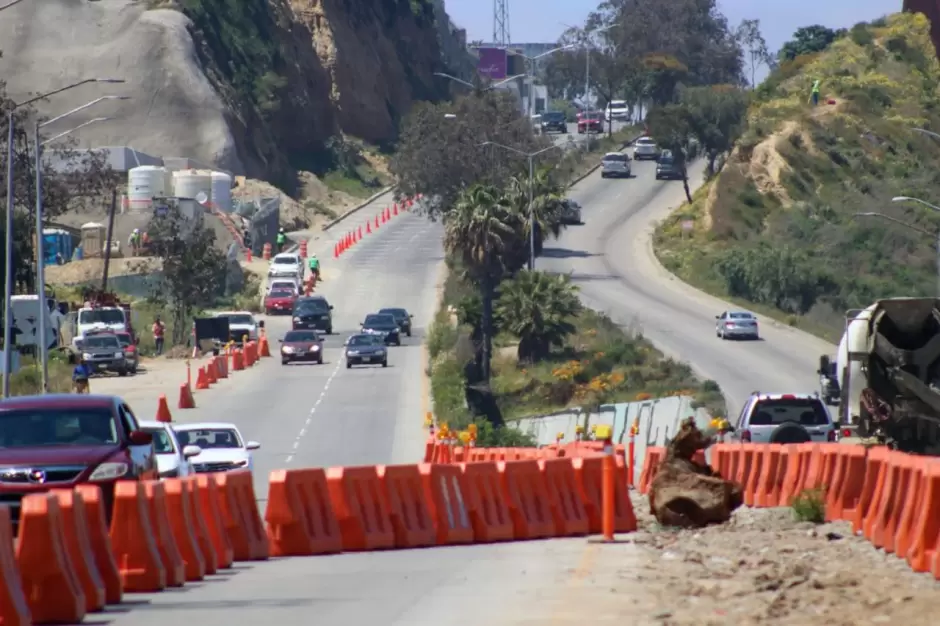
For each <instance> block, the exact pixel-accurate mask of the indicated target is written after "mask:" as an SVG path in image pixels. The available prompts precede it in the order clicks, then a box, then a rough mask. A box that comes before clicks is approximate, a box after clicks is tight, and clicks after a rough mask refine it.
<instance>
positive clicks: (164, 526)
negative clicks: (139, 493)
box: [144, 480, 186, 587]
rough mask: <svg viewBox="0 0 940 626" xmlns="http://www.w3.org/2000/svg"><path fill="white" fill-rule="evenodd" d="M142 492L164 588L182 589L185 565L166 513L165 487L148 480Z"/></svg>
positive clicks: (184, 579) (184, 578)
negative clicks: (161, 564) (158, 557)
mask: <svg viewBox="0 0 940 626" xmlns="http://www.w3.org/2000/svg"><path fill="white" fill-rule="evenodd" d="M144 490H145V492H146V494H147V505H148V513H149V514H150V527H151V528H153V539H154V542H156V544H157V551H159V552H160V562H161V563H163V569H164V570H165V571H166V586H167V587H182V586H183V584H184V583H185V582H186V563H185V562H184V561H183V555H182V554H180V551H179V548H177V547H176V539H175V538H174V537H173V523H172V522H171V521H170V516H169V512H168V507H167V500H166V488H165V485H164V484H163V483H162V482H159V481H156V480H148V481H147V482H146V483H144Z"/></svg>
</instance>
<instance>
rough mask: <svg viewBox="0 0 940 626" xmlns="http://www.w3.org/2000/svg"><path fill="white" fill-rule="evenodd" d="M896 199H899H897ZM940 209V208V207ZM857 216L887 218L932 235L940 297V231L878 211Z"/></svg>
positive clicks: (939, 294) (923, 233) (910, 228)
mask: <svg viewBox="0 0 940 626" xmlns="http://www.w3.org/2000/svg"><path fill="white" fill-rule="evenodd" d="M904 199H905V200H907V199H910V200H916V198H904ZM895 200H897V199H895ZM924 204H927V203H926V202H925V203H924ZM928 206H933V205H931V204H928ZM938 210H940V209H938ZM855 217H877V218H879V219H883V220H887V221H889V222H894V223H895V224H898V225H900V226H903V227H905V228H907V229H909V230H913V231H916V232H918V233H921V234H922V235H927V236H928V237H930V238H931V239H933V240H934V246H935V248H936V255H937V295H938V297H940V231H937V232H936V233H933V232H931V231H929V230H926V229H924V228H921V227H919V226H914V225H913V224H908V223H907V222H905V221H904V220H899V219H898V218H896V217H891V216H890V215H885V214H884V213H878V212H877V211H867V212H865V213H856V214H855Z"/></svg>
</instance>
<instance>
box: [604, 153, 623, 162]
mask: <svg viewBox="0 0 940 626" xmlns="http://www.w3.org/2000/svg"><path fill="white" fill-rule="evenodd" d="M626 160H627V155H625V154H608V155H606V156H605V157H604V161H613V162H624V161H626Z"/></svg>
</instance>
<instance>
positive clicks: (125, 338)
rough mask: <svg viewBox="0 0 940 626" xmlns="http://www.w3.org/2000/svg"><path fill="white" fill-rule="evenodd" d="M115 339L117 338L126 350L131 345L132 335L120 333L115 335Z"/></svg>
mask: <svg viewBox="0 0 940 626" xmlns="http://www.w3.org/2000/svg"><path fill="white" fill-rule="evenodd" d="M115 337H117V339H118V342H120V344H121V347H122V348H126V347H127V346H129V345H131V336H130V334H128V333H119V334H117V335H115Z"/></svg>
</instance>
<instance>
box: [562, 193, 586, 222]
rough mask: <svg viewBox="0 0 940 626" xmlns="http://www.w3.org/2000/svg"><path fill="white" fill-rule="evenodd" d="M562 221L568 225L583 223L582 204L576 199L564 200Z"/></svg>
mask: <svg viewBox="0 0 940 626" xmlns="http://www.w3.org/2000/svg"><path fill="white" fill-rule="evenodd" d="M561 223H562V224H566V225H570V224H574V225H579V224H581V223H582V222H581V205H580V204H578V203H577V202H575V201H574V200H570V199H567V200H564V201H563V202H562V203H561Z"/></svg>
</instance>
